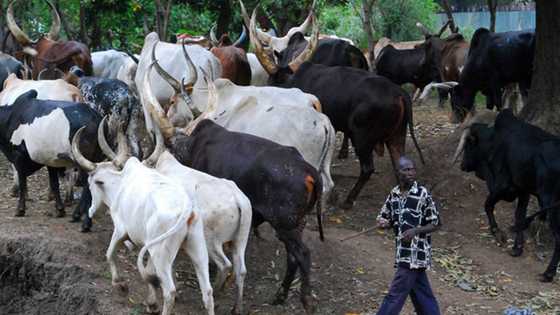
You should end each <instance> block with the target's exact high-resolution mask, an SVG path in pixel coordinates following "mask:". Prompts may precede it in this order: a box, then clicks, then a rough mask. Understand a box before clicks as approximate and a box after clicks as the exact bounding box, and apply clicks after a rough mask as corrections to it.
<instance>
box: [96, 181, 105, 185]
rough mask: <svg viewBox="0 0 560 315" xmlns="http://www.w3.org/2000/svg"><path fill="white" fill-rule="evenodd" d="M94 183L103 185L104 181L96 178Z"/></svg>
mask: <svg viewBox="0 0 560 315" xmlns="http://www.w3.org/2000/svg"><path fill="white" fill-rule="evenodd" d="M95 184H96V185H98V186H103V184H104V183H103V181H101V180H96V181H95Z"/></svg>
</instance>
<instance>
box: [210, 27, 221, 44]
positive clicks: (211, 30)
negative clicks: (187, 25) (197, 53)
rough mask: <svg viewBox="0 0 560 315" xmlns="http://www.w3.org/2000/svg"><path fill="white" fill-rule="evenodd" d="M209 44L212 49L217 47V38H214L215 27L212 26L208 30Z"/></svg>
mask: <svg viewBox="0 0 560 315" xmlns="http://www.w3.org/2000/svg"><path fill="white" fill-rule="evenodd" d="M210 43H212V46H214V47H218V44H219V42H218V38H216V25H212V28H211V29H210Z"/></svg>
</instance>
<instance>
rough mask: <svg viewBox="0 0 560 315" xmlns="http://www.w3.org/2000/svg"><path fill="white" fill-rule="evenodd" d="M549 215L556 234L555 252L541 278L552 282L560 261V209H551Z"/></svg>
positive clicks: (553, 232) (554, 234)
mask: <svg viewBox="0 0 560 315" xmlns="http://www.w3.org/2000/svg"><path fill="white" fill-rule="evenodd" d="M548 215H549V216H550V230H551V231H552V235H553V236H554V252H553V254H552V258H551V259H550V263H549V264H548V267H547V268H546V271H545V272H544V273H543V274H542V276H541V279H540V280H541V281H542V282H552V280H554V276H556V271H557V270H558V263H559V262H560V209H558V208H557V209H552V210H549V211H548Z"/></svg>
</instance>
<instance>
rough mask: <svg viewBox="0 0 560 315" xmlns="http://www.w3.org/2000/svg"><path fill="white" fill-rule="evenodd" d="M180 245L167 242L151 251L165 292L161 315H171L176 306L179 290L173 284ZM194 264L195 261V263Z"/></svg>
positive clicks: (151, 258)
mask: <svg viewBox="0 0 560 315" xmlns="http://www.w3.org/2000/svg"><path fill="white" fill-rule="evenodd" d="M180 245H181V244H177V245H176V246H174V244H173V242H165V243H160V244H158V245H155V246H153V247H152V248H151V249H150V250H149V251H150V260H152V262H153V264H154V266H155V270H156V274H157V278H158V279H159V281H160V286H161V290H162V291H163V310H162V311H161V315H170V314H171V312H172V311H173V307H174V306H175V297H176V296H177V289H176V288H175V283H174V282H173V259H175V256H176V255H177V252H178V251H179V247H180ZM194 262H195V261H194V260H193V263H194ZM207 263H208V262H207ZM195 268H196V264H195ZM197 274H198V272H197Z"/></svg>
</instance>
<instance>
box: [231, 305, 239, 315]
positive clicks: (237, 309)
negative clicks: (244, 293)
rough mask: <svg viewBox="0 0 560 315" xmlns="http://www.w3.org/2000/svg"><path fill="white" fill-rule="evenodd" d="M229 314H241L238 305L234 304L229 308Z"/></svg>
mask: <svg viewBox="0 0 560 315" xmlns="http://www.w3.org/2000/svg"><path fill="white" fill-rule="evenodd" d="M231 315H241V310H240V309H239V307H237V306H234V307H233V308H232V309H231Z"/></svg>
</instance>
